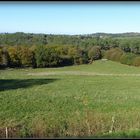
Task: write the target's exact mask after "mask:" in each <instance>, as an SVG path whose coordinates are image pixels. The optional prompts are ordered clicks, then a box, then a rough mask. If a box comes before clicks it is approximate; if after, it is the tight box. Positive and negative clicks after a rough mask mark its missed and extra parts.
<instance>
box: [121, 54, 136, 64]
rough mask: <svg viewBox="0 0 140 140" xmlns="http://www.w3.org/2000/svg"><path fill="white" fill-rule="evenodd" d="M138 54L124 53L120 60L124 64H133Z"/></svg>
mask: <svg viewBox="0 0 140 140" xmlns="http://www.w3.org/2000/svg"><path fill="white" fill-rule="evenodd" d="M135 57H136V55H135V54H132V53H124V54H123V55H122V56H121V59H120V62H121V63H122V64H127V65H133V61H134V59H135Z"/></svg>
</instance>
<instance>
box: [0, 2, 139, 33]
mask: <svg viewBox="0 0 140 140" xmlns="http://www.w3.org/2000/svg"><path fill="white" fill-rule="evenodd" d="M0 32H1V33H5V32H8V33H13V32H25V33H45V34H71V35H73V34H91V33H97V32H104V33H124V32H140V2H121V1H120V2H113V1H112V2H107V1H106V2H101V1H100V2H95V1H93V2H86V1H85V2H74V1H73V2H61V1H59V2H47V1H46V2H35V1H34V2H0Z"/></svg>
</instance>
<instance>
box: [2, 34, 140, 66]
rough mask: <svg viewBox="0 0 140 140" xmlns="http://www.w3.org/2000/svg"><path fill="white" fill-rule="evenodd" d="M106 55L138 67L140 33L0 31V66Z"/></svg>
mask: <svg viewBox="0 0 140 140" xmlns="http://www.w3.org/2000/svg"><path fill="white" fill-rule="evenodd" d="M102 58H106V59H109V60H112V61H118V62H120V63H122V64H127V65H134V66H140V33H122V34H121V33H120V34H108V33H95V34H85V35H53V34H33V33H23V32H16V33H1V34H0V67H1V68H5V67H12V68H15V67H16V68H17V67H33V68H38V67H61V66H68V65H79V64H87V63H92V62H93V61H94V60H99V59H102Z"/></svg>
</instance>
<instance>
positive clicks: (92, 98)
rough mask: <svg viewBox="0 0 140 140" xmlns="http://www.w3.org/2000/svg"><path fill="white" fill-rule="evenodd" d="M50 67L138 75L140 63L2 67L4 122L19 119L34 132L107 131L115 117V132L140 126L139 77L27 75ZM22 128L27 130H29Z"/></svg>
mask: <svg viewBox="0 0 140 140" xmlns="http://www.w3.org/2000/svg"><path fill="white" fill-rule="evenodd" d="M46 71H84V72H85V71H86V72H98V73H113V74H116V73H117V74H118V73H119V74H140V69H139V68H136V67H130V66H126V65H122V64H119V63H116V62H111V61H107V62H102V61H96V62H94V63H93V64H92V65H80V66H72V67H64V68H51V69H47V68H46V69H21V70H13V69H9V70H1V71H0V101H1V102H0V126H1V127H5V126H14V125H15V126H16V125H18V124H19V125H21V126H22V128H23V126H24V127H25V128H26V129H29V130H30V131H31V132H30V133H33V134H34V136H77V135H79V136H82V135H84V136H85V135H87V136H89V135H97V134H99V135H103V134H104V133H107V134H108V132H109V130H110V127H111V125H112V117H113V116H114V119H115V123H114V131H115V132H120V131H126V133H127V131H129V130H137V129H140V107H139V106H140V102H139V101H140V89H139V83H140V77H133V76H130V77H117V76H80V75H79V76H78V75H77V76H73V75H56V76H28V75H27V74H28V73H30V72H32V73H38V72H46ZM44 124H46V125H44ZM77 128H78V129H77ZM38 129H39V130H38ZM42 130H46V131H45V132H44V133H43V132H42ZM38 131H39V132H38ZM20 133H21V134H20V135H21V136H23V137H24V136H26V135H27V134H25V130H22V132H20ZM28 133H29V132H28ZM36 133H37V134H38V135H37V134H36ZM60 134H61V135H60ZM28 135H30V134H28ZM137 136H140V134H139V133H137Z"/></svg>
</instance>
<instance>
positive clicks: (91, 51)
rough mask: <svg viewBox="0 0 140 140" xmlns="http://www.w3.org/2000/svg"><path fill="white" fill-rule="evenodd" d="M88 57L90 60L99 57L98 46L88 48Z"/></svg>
mask: <svg viewBox="0 0 140 140" xmlns="http://www.w3.org/2000/svg"><path fill="white" fill-rule="evenodd" d="M88 57H89V59H90V61H93V60H98V59H101V57H102V55H101V50H100V48H99V47H98V46H94V47H92V48H90V49H89V50H88Z"/></svg>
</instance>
